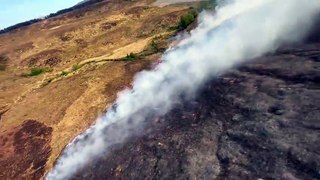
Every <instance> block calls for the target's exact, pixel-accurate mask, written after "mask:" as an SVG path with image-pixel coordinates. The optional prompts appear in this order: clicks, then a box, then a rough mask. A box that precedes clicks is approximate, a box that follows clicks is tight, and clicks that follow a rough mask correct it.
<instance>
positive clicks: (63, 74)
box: [61, 71, 69, 76]
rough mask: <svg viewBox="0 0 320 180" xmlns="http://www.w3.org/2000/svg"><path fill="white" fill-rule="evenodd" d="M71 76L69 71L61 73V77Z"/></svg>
mask: <svg viewBox="0 0 320 180" xmlns="http://www.w3.org/2000/svg"><path fill="white" fill-rule="evenodd" d="M68 74H69V72H67V71H62V72H61V76H67V75H68Z"/></svg>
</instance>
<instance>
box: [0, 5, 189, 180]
mask: <svg viewBox="0 0 320 180" xmlns="http://www.w3.org/2000/svg"><path fill="white" fill-rule="evenodd" d="M152 3H153V2H152V1H122V0H117V1H103V2H100V3H95V4H93V5H90V6H86V7H84V8H81V9H78V10H74V11H71V12H68V13H65V14H62V15H59V16H55V17H52V18H49V19H46V20H44V21H40V22H38V23H35V24H32V25H30V26H26V27H22V28H19V29H16V30H14V31H10V32H8V33H5V34H1V35H0V55H1V61H0V65H1V67H2V68H1V70H0V81H1V83H0V89H1V91H0V118H1V119H0V123H1V126H0V167H1V168H0V178H5V179H7V178H10V179H12V178H28V179H29V178H35V179H38V178H40V177H42V176H43V174H44V173H45V172H46V171H47V170H48V169H50V168H51V167H52V164H53V162H54V161H55V160H56V158H57V157H58V155H59V154H60V152H61V150H62V149H63V148H64V147H65V145H66V144H67V143H68V142H70V141H71V140H72V139H73V138H74V137H75V136H76V135H78V134H79V133H81V132H83V131H84V130H85V129H86V128H88V127H89V126H90V125H91V124H92V123H94V121H95V119H96V118H97V117H99V115H100V114H101V113H103V112H104V111H105V109H106V108H107V107H108V105H109V104H110V103H112V102H113V101H114V100H115V98H116V95H117V93H118V92H119V91H121V90H122V89H124V88H126V87H128V86H130V83H131V82H132V79H133V76H134V74H135V73H136V72H139V71H141V70H143V69H148V68H150V67H152V66H153V64H154V63H157V61H158V58H159V57H160V54H161V52H162V51H163V50H165V49H166V48H167V46H168V44H169V41H167V39H168V38H169V37H171V36H172V35H173V34H175V30H174V28H171V29H173V30H170V27H174V26H176V25H177V23H178V21H179V19H180V17H181V16H182V15H184V14H186V13H187V12H188V11H189V7H190V5H175V6H166V7H162V8H160V7H156V6H153V5H152ZM155 46H156V48H154V47H155ZM130 53H134V54H135V56H134V58H131V59H130V58H126V56H127V54H130Z"/></svg>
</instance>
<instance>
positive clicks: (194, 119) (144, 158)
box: [73, 37, 320, 179]
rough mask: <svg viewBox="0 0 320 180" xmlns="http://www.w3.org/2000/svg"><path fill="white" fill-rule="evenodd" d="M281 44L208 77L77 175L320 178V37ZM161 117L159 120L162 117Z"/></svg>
mask: <svg viewBox="0 0 320 180" xmlns="http://www.w3.org/2000/svg"><path fill="white" fill-rule="evenodd" d="M318 40H319V38H318V37H312V38H311V39H310V40H309V43H307V44H303V45H296V46H291V47H287V48H282V49H280V50H279V51H277V52H276V53H274V54H272V55H267V56H265V57H262V58H259V59H257V60H256V61H253V62H251V63H248V64H245V65H243V66H241V67H238V68H236V69H234V70H231V71H230V72H228V73H227V74H225V75H223V76H221V77H219V78H216V79H214V80H212V81H211V82H209V83H207V84H206V85H205V86H204V87H203V88H202V90H201V91H200V92H199V93H198V95H197V97H196V98H195V99H194V100H192V101H184V102H182V103H181V104H179V105H177V106H176V108H175V109H173V110H172V111H171V112H170V113H169V114H167V115H166V116H165V117H164V118H163V119H165V121H158V120H154V122H153V123H154V124H155V125H154V126H158V127H161V128H159V129H160V130H158V131H155V133H153V134H149V135H144V136H142V137H139V138H136V139H134V140H132V141H129V142H127V143H126V144H124V145H123V146H122V147H121V148H116V149H115V150H113V151H111V152H109V153H106V155H104V156H103V157H101V158H100V159H99V160H97V161H94V162H92V163H90V164H89V165H88V166H87V167H85V168H83V169H82V170H81V171H80V172H78V174H77V175H76V176H75V177H73V178H74V179H259V178H262V179H320V120H319V117H320V96H319V93H320V44H318V43H319V41H318ZM157 123H158V124H157Z"/></svg>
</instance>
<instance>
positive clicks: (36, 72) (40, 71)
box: [29, 67, 46, 76]
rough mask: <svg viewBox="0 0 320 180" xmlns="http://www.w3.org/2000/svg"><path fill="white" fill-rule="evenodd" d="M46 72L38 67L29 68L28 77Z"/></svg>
mask: <svg viewBox="0 0 320 180" xmlns="http://www.w3.org/2000/svg"><path fill="white" fill-rule="evenodd" d="M45 71H46V70H45V69H44V68H40V67H34V68H31V70H30V73H29V76H38V75H40V74H42V73H44V72H45Z"/></svg>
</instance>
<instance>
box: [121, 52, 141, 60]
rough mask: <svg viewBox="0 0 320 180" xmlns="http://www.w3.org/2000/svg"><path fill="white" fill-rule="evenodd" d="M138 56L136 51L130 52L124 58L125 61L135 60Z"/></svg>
mask: <svg viewBox="0 0 320 180" xmlns="http://www.w3.org/2000/svg"><path fill="white" fill-rule="evenodd" d="M137 58H138V56H137V55H135V54H134V53H130V54H127V56H126V57H124V58H123V60H124V61H133V60H136V59H137Z"/></svg>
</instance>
